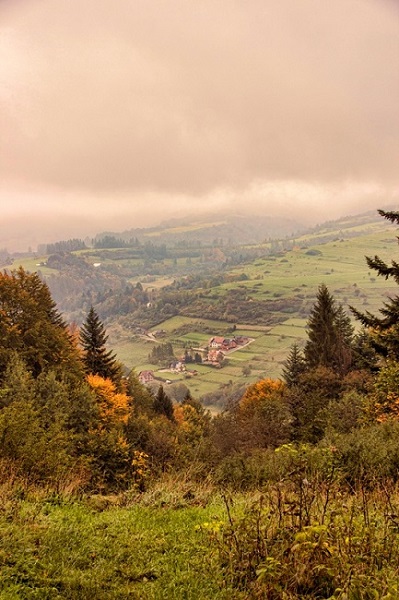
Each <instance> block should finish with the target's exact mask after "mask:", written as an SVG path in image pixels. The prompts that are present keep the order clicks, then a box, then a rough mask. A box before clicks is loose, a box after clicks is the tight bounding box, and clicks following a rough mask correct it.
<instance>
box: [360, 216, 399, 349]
mask: <svg viewBox="0 0 399 600" xmlns="http://www.w3.org/2000/svg"><path fill="white" fill-rule="evenodd" d="M378 212H379V214H380V215H381V216H382V217H384V218H385V219H387V220H388V221H391V222H392V223H396V224H399V212H394V211H390V212H385V211H383V210H379V211H378ZM366 262H367V265H368V267H369V268H370V269H373V270H374V271H376V272H377V275H380V276H382V277H385V279H389V278H392V279H393V280H394V281H395V283H397V284H399V263H398V262H396V261H394V260H392V261H391V265H390V266H389V265H388V264H387V263H385V262H384V261H383V260H382V259H381V258H380V257H379V256H374V257H373V258H372V257H370V256H366ZM351 310H352V312H353V314H354V315H355V317H356V318H357V319H358V320H359V321H360V322H361V323H362V324H363V325H364V326H365V327H368V328H370V329H372V330H373V346H374V348H375V350H376V351H377V352H378V353H379V354H381V355H383V356H385V357H390V358H394V359H395V360H398V359H399V296H394V297H393V298H390V299H389V301H388V302H384V303H383V306H382V308H381V309H380V313H381V315H382V316H380V317H378V316H375V315H373V314H371V313H370V312H369V311H366V312H365V313H362V312H361V311H359V310H356V309H355V308H353V307H351Z"/></svg>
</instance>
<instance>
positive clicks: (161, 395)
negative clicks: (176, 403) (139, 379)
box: [153, 385, 174, 421]
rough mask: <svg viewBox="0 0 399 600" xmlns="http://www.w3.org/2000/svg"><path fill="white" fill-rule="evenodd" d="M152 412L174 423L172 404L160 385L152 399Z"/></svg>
mask: <svg viewBox="0 0 399 600" xmlns="http://www.w3.org/2000/svg"><path fill="white" fill-rule="evenodd" d="M153 410H154V412H156V413H157V414H158V415H164V416H165V417H166V418H167V419H169V421H174V411H173V403H172V400H171V399H170V398H169V396H168V395H167V394H166V393H165V390H164V389H163V386H162V385H160V386H159V389H158V392H157V395H156V396H155V397H154V404H153Z"/></svg>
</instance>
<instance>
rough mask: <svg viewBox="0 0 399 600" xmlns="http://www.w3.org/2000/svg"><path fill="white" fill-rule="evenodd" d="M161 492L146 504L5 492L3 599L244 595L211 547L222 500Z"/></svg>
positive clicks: (194, 599) (0, 550) (157, 599)
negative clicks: (194, 501) (211, 527)
mask: <svg viewBox="0 0 399 600" xmlns="http://www.w3.org/2000/svg"><path fill="white" fill-rule="evenodd" d="M160 494H161V498H160V500H159V504H157V496H156V495H155V494H154V495H153V497H151V496H150V497H149V500H148V503H149V505H147V506H146V505H145V504H144V502H143V504H142V505H140V504H138V503H137V502H135V501H132V502H130V503H129V505H128V506H126V505H125V506H120V505H119V503H120V500H121V499H119V502H118V504H116V505H115V506H114V505H113V504H112V498H111V500H108V502H107V499H106V498H101V497H92V498H88V499H86V501H85V502H80V503H78V502H77V501H72V500H71V501H68V500H64V499H62V498H60V497H59V496H54V497H53V498H52V497H50V496H49V498H48V499H42V500H38V501H35V500H34V499H32V500H25V499H22V495H21V499H18V500H17V499H8V500H7V502H6V503H5V504H4V507H3V508H4V510H2V512H1V515H0V526H1V529H2V536H1V541H0V559H1V570H0V599H1V600H14V599H15V600H17V599H27V600H28V599H32V600H33V599H36V598H37V599H39V598H41V599H48V600H61V599H65V600H120V599H125V598H131V599H132V600H176V599H178V598H182V599H183V598H187V599H190V600H205V599H208V598H212V599H215V600H223V599H224V600H228V599H230V598H233V597H234V598H245V597H246V596H245V594H244V593H242V594H240V593H238V592H237V591H234V590H232V589H231V588H230V587H229V585H227V584H226V582H225V581H224V577H223V572H222V569H221V567H220V565H219V562H218V560H217V554H216V553H212V552H210V551H209V534H208V533H207V529H206V523H208V524H209V523H211V524H212V523H219V521H220V520H221V519H223V520H225V519H226V516H225V510H224V508H223V503H222V501H221V500H220V499H217V498H216V499H215V500H210V499H209V497H208V496H207V495H206V494H205V493H201V490H200V489H199V488H198V489H196V490H195V496H196V497H198V498H199V502H198V505H196V506H195V505H193V506H189V505H187V503H186V505H184V501H183V503H182V501H181V499H180V498H178V493H177V492H176V491H175V492H174V493H173V492H172V491H169V490H167V491H164V492H162V493H161V492H160ZM201 494H202V495H201ZM15 498H16V497H15ZM115 499H116V498H115ZM115 499H114V500H115ZM176 508H179V510H176Z"/></svg>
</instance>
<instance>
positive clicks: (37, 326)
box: [0, 267, 81, 377]
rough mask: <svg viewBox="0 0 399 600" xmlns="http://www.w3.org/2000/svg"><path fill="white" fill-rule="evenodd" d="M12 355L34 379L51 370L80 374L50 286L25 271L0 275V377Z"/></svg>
mask: <svg viewBox="0 0 399 600" xmlns="http://www.w3.org/2000/svg"><path fill="white" fill-rule="evenodd" d="M12 351H14V352H16V353H17V354H18V355H19V356H20V357H21V359H22V360H23V361H24V363H25V365H26V367H27V368H28V369H29V370H30V371H31V373H32V374H33V376H34V377H37V376H38V375H39V374H40V373H41V372H42V371H46V370H48V369H53V370H56V371H57V372H58V373H59V374H61V373H67V372H68V374H69V375H71V374H75V375H79V373H81V363H80V360H79V356H78V352H77V350H76V348H75V346H74V344H73V343H72V340H71V337H70V335H69V333H68V329H67V326H66V324H65V323H64V321H63V319H62V317H61V315H60V313H59V312H58V310H57V308H56V304H55V302H54V300H53V299H52V297H51V294H50V291H49V289H48V287H47V285H46V284H45V283H44V282H43V281H42V280H41V279H40V277H39V276H38V275H37V273H27V272H26V271H25V270H24V269H23V268H22V267H21V268H19V269H17V270H13V271H11V272H6V271H4V272H2V273H0V376H1V374H2V373H4V371H5V369H6V366H7V362H8V359H9V356H10V352H12Z"/></svg>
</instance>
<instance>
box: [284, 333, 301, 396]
mask: <svg viewBox="0 0 399 600" xmlns="http://www.w3.org/2000/svg"><path fill="white" fill-rule="evenodd" d="M305 368H306V365H305V359H304V356H303V353H302V352H301V350H300V349H299V347H298V344H293V345H292V346H291V350H290V353H289V355H288V358H287V360H286V361H285V362H284V368H283V373H282V374H283V379H284V381H285V383H286V384H287V385H288V387H292V386H293V385H296V384H297V383H298V378H299V376H300V375H301V374H302V373H303V372H304V371H305Z"/></svg>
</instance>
